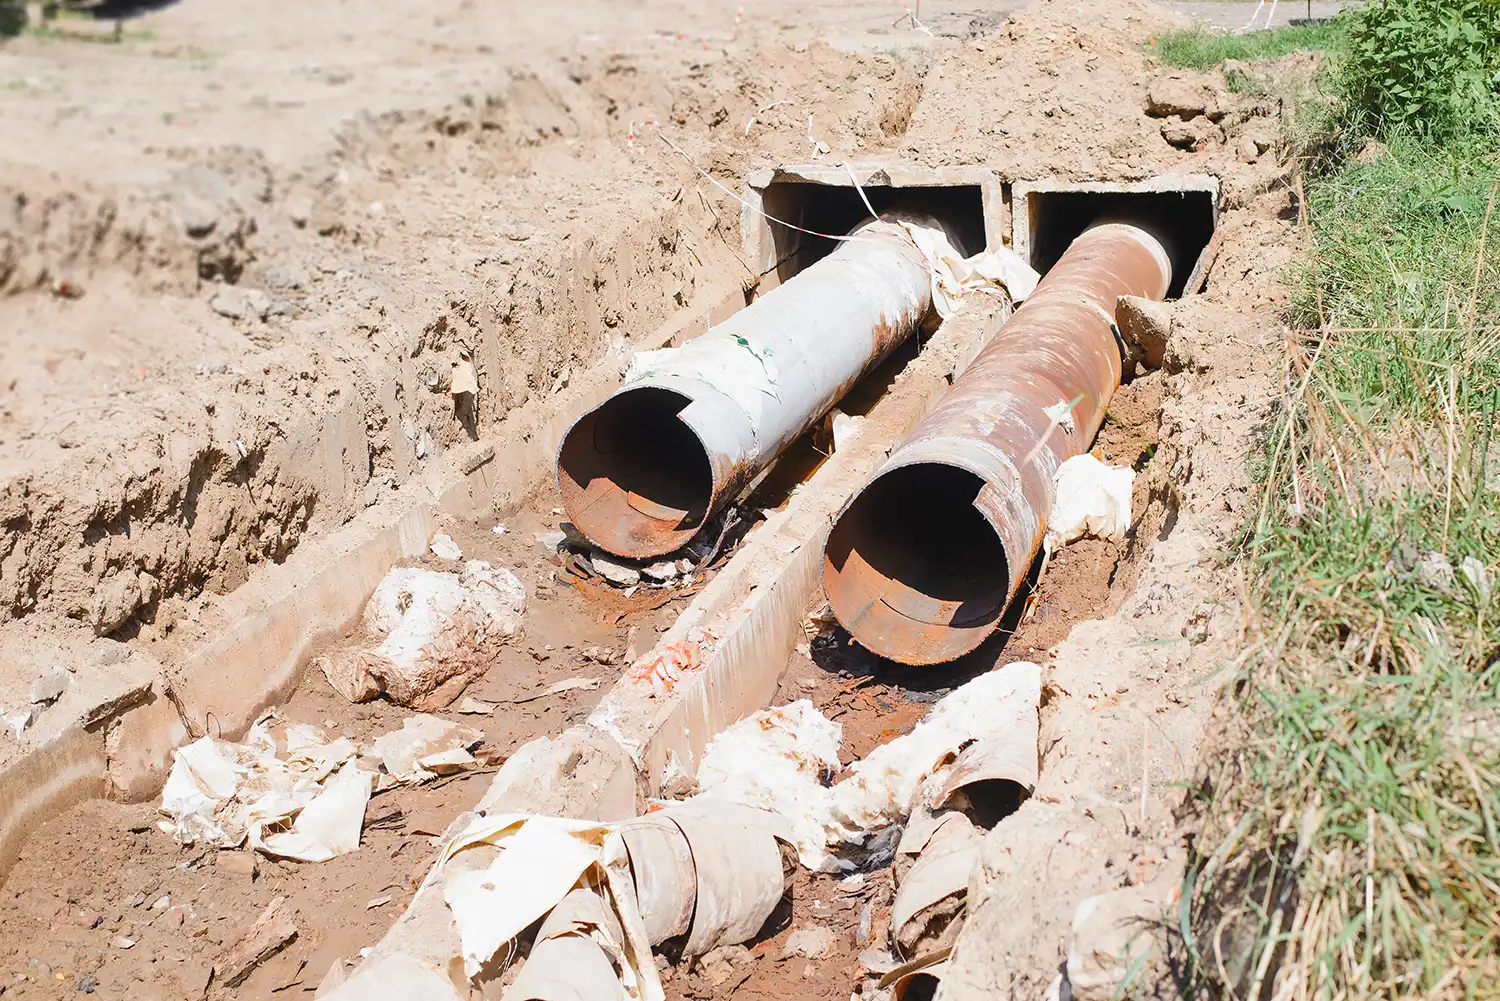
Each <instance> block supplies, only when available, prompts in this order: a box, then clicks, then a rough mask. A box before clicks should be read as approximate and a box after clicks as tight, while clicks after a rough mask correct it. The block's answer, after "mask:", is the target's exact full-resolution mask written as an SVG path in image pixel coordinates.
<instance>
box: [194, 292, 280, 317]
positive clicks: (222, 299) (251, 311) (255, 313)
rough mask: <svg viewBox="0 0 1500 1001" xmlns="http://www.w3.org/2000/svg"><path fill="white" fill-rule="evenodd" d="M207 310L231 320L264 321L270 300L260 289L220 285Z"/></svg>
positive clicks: (269, 308) (268, 310)
mask: <svg viewBox="0 0 1500 1001" xmlns="http://www.w3.org/2000/svg"><path fill="white" fill-rule="evenodd" d="M208 308H209V309H212V310H213V311H214V312H215V313H218V314H219V315H220V316H226V317H228V318H229V319H231V320H264V319H265V318H266V314H267V313H269V312H270V311H271V299H270V297H269V296H268V295H266V294H265V293H264V292H262V291H261V290H260V289H255V288H251V289H243V288H237V287H235V286H233V285H221V286H219V290H218V291H217V292H215V293H214V295H213V298H212V299H210V300H209V301H208Z"/></svg>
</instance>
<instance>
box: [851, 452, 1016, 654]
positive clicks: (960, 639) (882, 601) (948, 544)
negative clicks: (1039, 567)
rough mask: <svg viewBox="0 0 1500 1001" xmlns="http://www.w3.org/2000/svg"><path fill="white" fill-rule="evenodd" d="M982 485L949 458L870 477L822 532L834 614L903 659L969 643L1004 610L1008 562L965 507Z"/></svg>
mask: <svg viewBox="0 0 1500 1001" xmlns="http://www.w3.org/2000/svg"><path fill="white" fill-rule="evenodd" d="M984 486H985V484H984V481H983V480H982V479H981V478H980V477H979V476H977V475H975V474H974V473H971V472H969V471H968V470H966V469H960V468H958V467H957V466H949V465H942V464H938V463H920V464H915V465H911V466H902V467H898V468H896V469H893V470H891V471H890V472H888V473H885V474H884V475H882V476H880V477H878V478H877V479H875V480H874V481H873V482H872V483H871V484H870V485H869V486H868V487H866V488H865V490H864V491H863V492H862V493H861V494H860V495H859V496H858V497H857V498H855V500H854V503H853V504H851V505H850V506H849V508H848V510H846V511H845V512H844V514H843V515H842V516H841V517H840V518H839V520H838V521H837V522H836V523H835V524H834V527H833V530H832V531H831V532H830V533H829V537H828V546H827V549H826V551H825V554H824V560H823V576H824V584H825V587H826V588H827V591H828V598H829V601H830V603H831V604H832V605H833V610H834V613H835V614H836V615H837V616H838V618H839V621H840V622H842V623H844V625H845V626H846V627H847V628H848V629H849V631H850V632H851V633H853V634H854V635H855V636H856V637H857V638H858V639H859V640H860V642H861V643H863V644H864V645H865V646H866V647H867V648H869V649H870V650H872V651H873V652H875V653H878V654H880V655H881V656H883V657H889V658H890V659H892V660H897V661H900V662H902V663H907V664H932V663H939V662H942V661H946V660H951V659H953V658H954V657H957V656H959V655H961V654H964V653H968V652H969V651H970V650H972V649H974V648H975V647H976V646H978V645H979V643H980V642H981V641H982V640H983V639H984V637H985V636H986V635H987V634H988V633H989V631H990V628H991V627H992V626H993V624H994V623H995V622H997V621H998V620H999V619H1000V617H1001V615H1002V614H1003V613H1004V611H1005V605H1006V601H1007V598H1008V597H1009V595H1010V565H1009V562H1008V560H1007V559H1006V556H1005V547H1004V546H1003V545H1002V544H1001V542H1000V537H999V535H997V534H996V532H995V529H994V528H993V527H992V526H991V525H990V523H989V522H988V521H987V520H986V519H985V517H984V515H983V514H981V513H980V512H979V510H978V509H977V508H976V507H975V506H974V500H975V498H976V497H977V496H978V494H979V491H980V490H981V489H983V488H984Z"/></svg>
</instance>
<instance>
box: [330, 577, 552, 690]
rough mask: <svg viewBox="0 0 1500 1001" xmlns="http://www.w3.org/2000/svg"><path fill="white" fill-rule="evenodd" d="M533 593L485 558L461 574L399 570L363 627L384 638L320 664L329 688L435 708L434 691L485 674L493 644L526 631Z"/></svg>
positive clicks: (379, 592)
mask: <svg viewBox="0 0 1500 1001" xmlns="http://www.w3.org/2000/svg"><path fill="white" fill-rule="evenodd" d="M525 606H526V591H525V588H523V587H522V585H521V582H520V581H519V580H517V579H516V576H515V574H513V573H511V572H510V571H509V570H505V569H503V568H495V567H492V566H490V565H489V564H488V563H485V562H483V561H480V560H470V561H468V562H467V563H465V564H464V567H463V571H462V573H456V574H455V573H438V572H435V571H431V570H420V569H416V568H412V567H399V568H397V569H395V570H392V571H391V572H390V573H388V574H386V576H385V579H384V580H382V581H381V582H380V586H379V587H377V588H376V589H375V593H374V594H373V595H372V596H371V597H370V600H369V602H368V603H367V604H366V605H365V611H364V625H365V628H366V629H367V630H368V632H369V633H370V634H371V635H372V636H375V637H379V638H380V642H379V643H378V645H376V646H374V647H373V648H371V649H368V650H361V649H352V650H341V651H338V652H336V653H334V654H331V655H329V656H325V657H320V658H318V661H317V663H318V666H319V667H320V668H321V669H322V671H323V674H324V675H325V676H326V677H327V678H328V681H329V684H331V685H333V687H334V688H335V689H336V690H338V692H339V693H340V694H341V695H343V696H344V697H345V698H347V699H349V700H350V701H351V702H364V701H367V700H369V699H372V698H374V697H375V696H377V695H379V694H380V693H381V692H385V693H386V695H387V696H388V697H389V698H390V700H391V701H392V702H395V703H396V704H398V705H405V706H414V707H416V708H419V709H421V708H436V706H428V705H427V704H426V701H425V700H426V699H427V697H428V696H431V695H432V694H433V692H434V690H435V689H437V688H438V687H439V686H441V685H443V684H444V683H445V682H448V681H450V680H452V679H454V678H458V677H460V676H464V675H469V674H472V673H475V672H477V671H480V670H483V668H484V666H485V665H486V663H487V659H486V657H485V653H486V652H487V651H486V647H487V645H488V644H489V643H490V642H491V641H493V640H497V639H500V638H502V637H506V636H511V635H514V634H515V632H516V631H517V630H518V629H520V627H521V613H522V611H523V610H524V608H525Z"/></svg>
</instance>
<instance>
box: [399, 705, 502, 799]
mask: <svg viewBox="0 0 1500 1001" xmlns="http://www.w3.org/2000/svg"><path fill="white" fill-rule="evenodd" d="M483 740H484V734H482V733H480V732H479V731H478V730H475V729H474V728H473V727H469V726H464V725H463V724H462V723H453V722H450V721H448V720H445V719H440V718H438V717H437V716H428V715H427V714H425V713H419V714H418V715H416V716H411V717H408V718H407V719H406V720H405V721H404V722H402V724H401V729H399V730H396V731H394V732H392V733H387V734H385V735H383V736H381V737H378V738H376V740H375V743H374V745H373V746H372V748H371V752H372V754H373V756H374V757H376V758H379V759H380V763H381V764H382V765H384V766H385V770H386V772H387V773H388V774H390V775H391V776H392V777H394V778H395V779H396V780H397V781H399V782H412V783H419V782H426V781H427V780H429V779H433V778H436V777H437V776H438V775H440V774H443V773H445V772H447V771H452V770H453V768H454V766H456V765H473V764H475V760H474V756H473V755H472V754H470V753H469V750H470V748H473V747H475V746H476V745H478V744H479V743H480V742H481V741H483Z"/></svg>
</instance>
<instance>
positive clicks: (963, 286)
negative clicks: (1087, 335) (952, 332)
mask: <svg viewBox="0 0 1500 1001" xmlns="http://www.w3.org/2000/svg"><path fill="white" fill-rule="evenodd" d="M901 227H902V228H903V229H905V230H906V232H907V234H908V235H909V236H910V237H911V239H912V242H913V243H914V244H916V246H917V250H919V251H920V252H921V254H922V256H923V257H924V258H926V260H927V269H928V271H929V272H930V273H931V274H932V304H933V306H934V307H936V309H937V311H938V315H939V316H941V317H942V318H943V319H945V320H946V319H948V317H950V316H952V315H953V314H954V313H956V312H958V309H959V303H960V300H962V299H963V298H964V297H965V296H967V295H969V294H970V293H971V292H975V291H979V290H984V291H989V292H994V291H995V290H997V289H1004V290H1005V292H1006V294H1008V295H1009V296H1010V298H1011V301H1012V302H1020V301H1021V300H1022V299H1025V298H1026V297H1027V296H1029V295H1031V293H1032V291H1033V290H1034V289H1035V288H1036V285H1037V282H1039V281H1041V276H1040V275H1038V274H1037V273H1036V271H1035V270H1034V269H1033V268H1032V267H1031V265H1029V264H1027V263H1026V262H1025V261H1024V260H1022V259H1021V255H1019V254H1017V253H1016V252H1015V251H1013V250H1011V249H1010V248H1009V247H1001V248H999V249H997V250H987V251H984V252H983V253H979V254H975V255H974V256H973V257H964V256H963V255H961V254H960V253H959V252H958V251H957V250H955V249H954V247H953V244H951V243H949V242H948V237H947V236H946V235H944V233H943V231H942V230H940V229H937V228H934V227H928V226H919V225H916V224H914V223H909V222H903V223H901Z"/></svg>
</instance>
